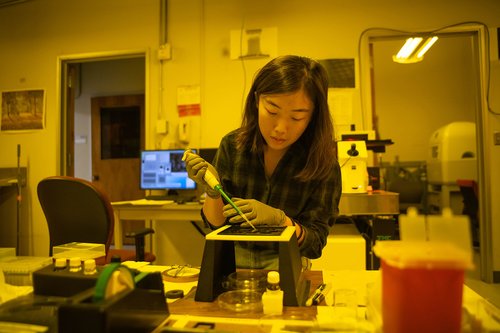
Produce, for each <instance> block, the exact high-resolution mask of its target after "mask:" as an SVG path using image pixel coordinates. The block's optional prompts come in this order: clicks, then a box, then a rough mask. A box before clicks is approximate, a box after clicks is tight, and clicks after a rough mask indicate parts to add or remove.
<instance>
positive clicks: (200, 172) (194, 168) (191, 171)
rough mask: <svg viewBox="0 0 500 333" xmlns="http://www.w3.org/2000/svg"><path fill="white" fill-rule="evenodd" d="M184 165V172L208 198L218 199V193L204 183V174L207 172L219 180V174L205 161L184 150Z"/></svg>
mask: <svg viewBox="0 0 500 333" xmlns="http://www.w3.org/2000/svg"><path fill="white" fill-rule="evenodd" d="M183 160H184V163H186V170H187V172H188V177H189V178H191V179H192V180H194V181H195V182H196V183H197V184H198V185H199V186H201V187H202V188H203V189H204V191H205V192H206V193H207V195H208V196H209V197H210V198H213V199H218V198H220V193H219V192H218V191H216V190H214V189H213V188H211V187H210V186H209V185H208V183H207V182H206V181H205V173H206V172H207V170H210V172H211V173H212V174H213V175H214V176H215V178H217V179H219V174H218V173H217V171H216V170H215V168H214V167H213V165H211V164H210V163H208V162H207V161H205V160H204V159H203V158H201V157H200V156H198V155H196V154H195V153H193V152H191V151H190V150H186V151H185V152H184V156H183Z"/></svg>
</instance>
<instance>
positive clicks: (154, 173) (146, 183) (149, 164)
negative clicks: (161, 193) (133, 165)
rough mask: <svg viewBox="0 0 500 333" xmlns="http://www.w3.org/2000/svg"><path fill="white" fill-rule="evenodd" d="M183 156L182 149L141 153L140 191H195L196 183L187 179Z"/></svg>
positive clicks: (144, 151)
mask: <svg viewBox="0 0 500 333" xmlns="http://www.w3.org/2000/svg"><path fill="white" fill-rule="evenodd" d="M193 151H194V150H193ZM194 152H196V151H194ZM183 154H184V150H183V149H168V150H143V151H141V189H142V190H193V189H196V183H195V182H194V181H193V180H191V179H190V178H189V177H188V174H187V170H186V165H185V164H184V161H183V160H182V155H183Z"/></svg>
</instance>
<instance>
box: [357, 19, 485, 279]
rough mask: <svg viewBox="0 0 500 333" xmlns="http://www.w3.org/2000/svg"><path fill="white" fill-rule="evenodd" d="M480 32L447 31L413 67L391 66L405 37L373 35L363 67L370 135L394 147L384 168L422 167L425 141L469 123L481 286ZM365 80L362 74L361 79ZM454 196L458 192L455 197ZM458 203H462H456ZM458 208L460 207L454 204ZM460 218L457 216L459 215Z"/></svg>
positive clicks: (470, 28) (482, 35)
mask: <svg viewBox="0 0 500 333" xmlns="http://www.w3.org/2000/svg"><path fill="white" fill-rule="evenodd" d="M484 29H485V28H484V27H480V26H468V27H452V28H448V29H442V31H439V32H436V33H435V34H436V35H438V36H440V39H439V40H438V42H437V43H436V44H435V45H434V46H433V47H432V48H431V49H430V50H429V51H428V52H427V54H426V55H425V57H424V60H423V61H422V62H421V63H416V64H396V63H394V62H393V61H392V56H393V55H394V54H396V53H397V52H398V50H399V48H401V46H402V45H403V44H404V41H405V39H406V38H408V37H409V36H408V33H397V32H394V31H383V32H381V31H376V32H373V33H369V34H367V35H369V36H367V39H366V41H367V43H366V44H365V45H366V47H367V50H368V52H367V53H366V54H367V55H366V57H367V58H366V61H365V64H366V67H367V68H368V67H369V65H368V64H370V66H371V67H369V68H370V73H369V79H367V80H370V83H369V84H367V86H371V92H370V94H371V96H370V99H369V101H370V103H371V109H372V110H371V111H372V117H373V118H372V125H373V129H375V130H378V132H379V135H381V137H382V138H384V139H386V138H390V139H393V141H394V142H395V144H394V145H393V146H391V147H389V148H388V153H387V154H386V155H385V156H381V157H380V158H381V159H384V160H385V161H388V162H396V163H398V162H399V163H401V162H403V164H404V162H417V163H418V162H421V161H423V162H425V161H426V160H427V159H428V156H427V155H428V154H429V149H430V147H429V142H430V139H431V135H432V134H433V132H434V131H435V130H437V129H438V128H439V127H441V126H443V125H446V124H448V123H451V122H455V121H465V122H473V123H474V124H475V127H476V135H475V139H476V147H477V148H476V151H477V163H476V168H477V183H478V186H479V198H480V201H479V212H478V213H479V214H478V215H479V220H480V225H481V228H480V230H479V232H480V237H479V239H480V246H479V247H478V248H476V253H475V254H476V272H475V274H477V276H478V277H480V279H481V280H483V281H486V282H491V280H492V276H493V275H492V253H491V235H490V233H489V230H491V221H489V219H488V218H487V216H489V214H488V212H489V211H490V200H489V198H488V197H487V193H488V191H487V189H486V187H487V186H486V185H487V184H486V183H487V182H486V181H485V179H489V174H490V173H489V172H491V171H490V170H489V168H486V166H485V159H486V157H485V154H488V152H485V151H484V150H483V147H484V144H483V142H484V140H485V128H486V122H485V121H486V120H485V117H484V115H483V112H484V110H486V108H485V106H484V100H485V98H484V96H485V95H484V94H485V93H484V91H485V89H484V88H483V83H484V82H485V80H484V78H483V74H482V73H484V71H485V59H486V52H485V48H484V43H485V42H484V40H486V37H485V32H484ZM367 75H368V74H367ZM459 193H460V192H458V194H459ZM458 200H460V201H461V200H462V198H461V197H460V198H459V199H458ZM460 203H461V202H460ZM460 213H461V212H460Z"/></svg>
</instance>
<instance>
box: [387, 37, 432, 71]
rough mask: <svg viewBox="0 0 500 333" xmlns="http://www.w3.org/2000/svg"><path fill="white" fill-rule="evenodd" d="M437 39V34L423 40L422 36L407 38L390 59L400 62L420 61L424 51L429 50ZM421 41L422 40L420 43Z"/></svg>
mask: <svg viewBox="0 0 500 333" xmlns="http://www.w3.org/2000/svg"><path fill="white" fill-rule="evenodd" d="M437 39H438V37H437V36H433V37H429V38H427V39H426V40H425V41H424V39H423V38H422V37H412V38H408V39H407V40H406V42H405V44H404V45H403V47H402V48H401V50H399V52H398V54H396V55H393V56H392V60H393V61H394V62H397V63H400V64H410V63H415V62H419V61H422V60H423V59H424V53H425V52H427V51H428V50H429V48H430V47H431V46H432V45H433V44H434V43H435V42H436V41H437ZM422 41H424V42H423V43H422Z"/></svg>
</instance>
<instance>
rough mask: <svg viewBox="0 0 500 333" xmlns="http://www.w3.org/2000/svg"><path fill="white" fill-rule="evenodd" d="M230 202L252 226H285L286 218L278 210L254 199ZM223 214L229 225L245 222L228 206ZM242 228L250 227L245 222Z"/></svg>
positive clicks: (237, 199) (235, 199) (234, 199)
mask: <svg viewBox="0 0 500 333" xmlns="http://www.w3.org/2000/svg"><path fill="white" fill-rule="evenodd" d="M232 200H233V202H234V204H235V205H236V206H237V207H238V208H239V209H240V210H241V212H242V213H243V214H244V215H245V216H246V218H247V219H248V220H249V221H250V222H251V223H252V224H253V225H254V226H255V225H262V224H267V225H279V226H282V225H285V221H286V216H285V213H284V212H283V211H282V210H280V209H277V208H274V207H271V206H268V205H266V204H264V203H262V202H260V201H258V200H255V199H239V198H233V199H232ZM223 214H224V216H225V217H226V218H229V223H241V222H245V220H244V219H243V217H241V216H240V215H239V214H238V212H237V211H236V210H235V209H234V208H233V207H232V206H231V205H229V204H228V205H225V206H224V208H223ZM242 226H248V227H250V225H248V223H247V222H245V223H243V224H242Z"/></svg>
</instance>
